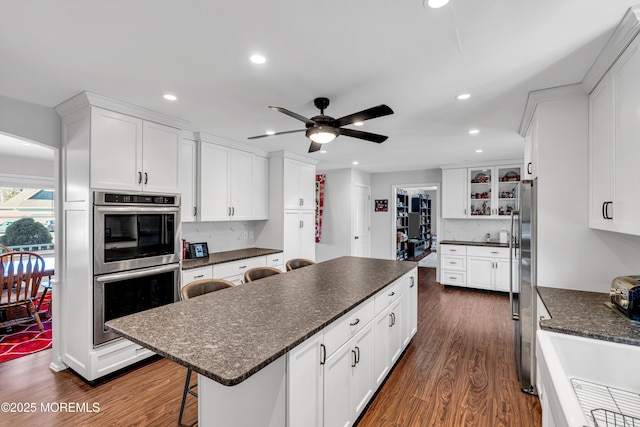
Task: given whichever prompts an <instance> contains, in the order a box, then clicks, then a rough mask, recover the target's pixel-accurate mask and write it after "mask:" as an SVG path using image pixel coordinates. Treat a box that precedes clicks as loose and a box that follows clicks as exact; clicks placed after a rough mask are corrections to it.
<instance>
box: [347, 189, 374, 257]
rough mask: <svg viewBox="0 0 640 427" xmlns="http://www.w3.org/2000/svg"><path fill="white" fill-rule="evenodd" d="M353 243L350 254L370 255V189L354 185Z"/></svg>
mask: <svg viewBox="0 0 640 427" xmlns="http://www.w3.org/2000/svg"><path fill="white" fill-rule="evenodd" d="M354 197H355V200H354V210H353V215H354V218H353V228H354V230H353V245H352V246H351V247H352V250H351V254H352V255H353V256H359V257H369V256H371V243H370V242H371V189H370V188H369V187H361V186H357V185H356V186H355V187H354Z"/></svg>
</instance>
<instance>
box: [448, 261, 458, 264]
mask: <svg viewBox="0 0 640 427" xmlns="http://www.w3.org/2000/svg"><path fill="white" fill-rule="evenodd" d="M457 263H458V262H457V261H449V264H457Z"/></svg>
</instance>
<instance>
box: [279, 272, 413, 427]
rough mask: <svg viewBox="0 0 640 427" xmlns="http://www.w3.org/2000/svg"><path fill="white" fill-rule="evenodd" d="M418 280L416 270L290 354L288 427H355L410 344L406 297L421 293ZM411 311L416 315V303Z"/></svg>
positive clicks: (411, 305)
mask: <svg viewBox="0 0 640 427" xmlns="http://www.w3.org/2000/svg"><path fill="white" fill-rule="evenodd" d="M416 276H417V270H413V271H412V272H411V273H409V274H407V275H405V276H403V277H402V278H400V279H398V280H397V281H395V282H394V283H392V284H391V285H389V286H387V287H386V288H385V289H383V290H382V291H380V292H379V293H378V294H376V296H375V298H371V299H370V300H369V301H367V302H365V303H363V304H361V305H359V306H358V307H356V308H355V309H353V310H351V311H350V312H349V313H347V314H345V315H344V316H342V317H341V318H340V319H338V320H336V321H335V322H333V323H332V324H330V325H329V326H327V327H326V328H325V329H323V330H322V331H320V332H319V333H317V334H316V335H314V336H312V337H311V338H309V339H307V340H306V341H304V342H303V343H302V344H300V345H298V346H297V347H296V348H294V349H293V350H291V351H290V352H289V353H288V363H287V365H288V367H287V402H288V403H287V426H289V427H307V426H311V427H320V426H324V427H348V426H352V425H353V424H354V423H355V421H356V420H357V419H358V417H359V416H360V415H361V414H362V412H363V411H364V409H365V408H366V407H367V404H368V403H369V401H370V400H371V398H372V397H373V395H374V394H375V392H376V390H377V389H378V387H379V386H380V384H382V382H383V381H384V379H385V378H386V376H387V375H388V373H389V371H390V370H391V367H393V365H394V364H395V363H396V362H397V361H398V359H399V357H400V355H401V354H402V351H403V350H404V348H405V345H404V344H405V343H408V341H405V340H403V330H404V329H403V327H402V325H403V321H405V320H404V319H405V317H403V316H406V313H403V310H402V309H403V307H405V305H404V295H403V294H402V293H404V292H409V294H410V293H411V292H412V291H411V290H409V291H407V289H413V288H416V296H417V282H415V279H414V280H411V278H412V277H416ZM412 283H413V284H414V286H413V287H408V286H410V285H411V284H412ZM407 284H408V286H407ZM391 294H393V295H391ZM409 299H410V298H409ZM374 301H375V303H374ZM407 307H409V310H412V309H415V310H417V300H416V304H415V305H413V304H409V305H407ZM376 311H377V312H378V315H377V316H376V317H375V318H374V312H376ZM406 318H409V319H413V318H415V319H417V313H415V314H414V317H412V316H411V315H409V316H406ZM381 319H382V320H381ZM410 322H411V321H410ZM414 333H415V332H414ZM379 371H380V372H379Z"/></svg>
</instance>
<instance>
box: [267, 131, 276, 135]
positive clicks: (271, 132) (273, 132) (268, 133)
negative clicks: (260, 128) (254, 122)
mask: <svg viewBox="0 0 640 427" xmlns="http://www.w3.org/2000/svg"><path fill="white" fill-rule="evenodd" d="M265 134H267V135H275V134H276V132H275V131H273V130H268V131H266V132H265Z"/></svg>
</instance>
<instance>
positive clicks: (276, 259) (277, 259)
mask: <svg viewBox="0 0 640 427" xmlns="http://www.w3.org/2000/svg"><path fill="white" fill-rule="evenodd" d="M278 261H280V258H274V259H272V260H271V262H278Z"/></svg>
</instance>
